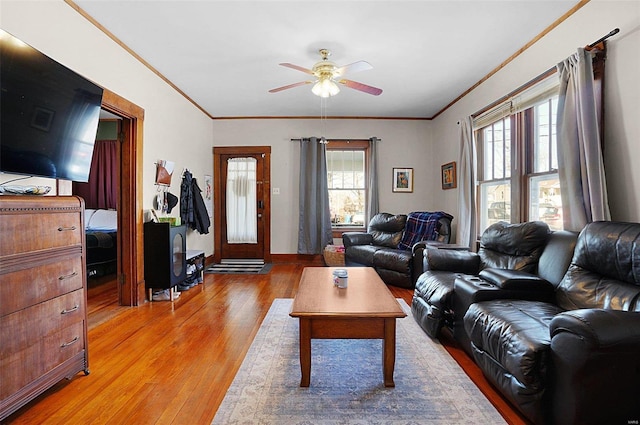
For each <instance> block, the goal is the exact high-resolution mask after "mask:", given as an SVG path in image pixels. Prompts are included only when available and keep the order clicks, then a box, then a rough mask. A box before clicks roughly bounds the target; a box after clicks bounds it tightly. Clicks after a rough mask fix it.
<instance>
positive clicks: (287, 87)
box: [269, 81, 313, 93]
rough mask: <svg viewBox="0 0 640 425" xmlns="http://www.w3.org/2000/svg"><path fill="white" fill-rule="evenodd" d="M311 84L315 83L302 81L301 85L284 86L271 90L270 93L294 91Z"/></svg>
mask: <svg viewBox="0 0 640 425" xmlns="http://www.w3.org/2000/svg"><path fill="white" fill-rule="evenodd" d="M311 83H313V81H300V82H299V83H293V84H289V85H287V86H282V87H277V88H275V89H271V90H269V93H278V92H279V91H282V90H287V89H292V88H294V87H298V86H304V85H305V84H311Z"/></svg>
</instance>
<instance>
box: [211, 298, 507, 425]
mask: <svg viewBox="0 0 640 425" xmlns="http://www.w3.org/2000/svg"><path fill="white" fill-rule="evenodd" d="M398 301H399V302H400V304H401V305H402V307H403V309H404V310H405V311H406V312H407V314H408V316H407V317H405V318H404V319H398V321H397V331H396V332H397V337H396V340H397V341H396V343H397V348H396V367H395V374H394V381H395V384H396V386H395V388H385V386H384V383H383V381H382V354H381V350H382V343H381V341H380V340H345V339H343V340H312V351H311V353H312V358H311V386H310V387H308V388H301V387H300V386H299V384H300V361H299V351H298V341H299V339H298V338H299V334H298V319H294V318H292V317H290V316H289V312H290V311H291V303H292V300H291V299H276V300H275V301H274V302H273V304H272V306H271V308H270V310H269V312H268V313H267V316H266V317H265V319H264V321H263V322H262V325H261V326H260V329H259V330H258V333H257V335H256V337H255V339H254V341H253V343H252V344H251V347H250V348H249V351H248V352H247V355H246V357H245V359H244V361H243V363H242V365H241V366H240V369H239V371H238V373H237V375H236V377H235V379H234V381H233V383H232V384H231V386H230V388H229V391H228V392H227V394H226V396H225V398H224V400H223V401H222V404H221V405H220V408H219V409H218V412H217V414H216V416H215V418H214V420H213V422H212V423H213V424H220V425H222V424H224V425H232V424H278V425H283V424H284V425H288V424H300V425H303V424H305V425H306V424H314V425H329V424H331V425H337V424H340V425H356V424H357V425H362V424H384V425H400V424H402V425H408V424H412V425H416V424H447V425H449V424H456V423H457V424H470V423H473V424H504V423H505V421H504V419H503V418H502V416H501V415H500V414H499V413H498V412H497V411H496V409H495V408H494V407H493V406H492V405H491V403H490V402H489V401H488V400H487V399H486V398H485V397H484V396H483V395H482V393H481V392H480V390H479V389H478V388H477V387H476V386H475V384H474V383H473V382H472V381H471V380H470V379H469V377H468V376H467V375H466V374H465V373H464V371H463V370H462V369H461V368H460V367H459V366H458V364H457V363H456V362H455V360H454V359H453V358H451V357H450V356H449V354H448V353H447V352H446V350H445V349H444V347H442V345H440V344H439V343H438V342H437V341H433V340H431V339H430V338H429V337H427V335H426V334H425V333H424V332H423V331H422V329H421V328H420V327H419V326H418V324H417V323H416V322H415V320H414V319H413V318H412V317H411V310H410V308H409V306H408V305H407V304H406V303H405V302H404V301H403V300H398Z"/></svg>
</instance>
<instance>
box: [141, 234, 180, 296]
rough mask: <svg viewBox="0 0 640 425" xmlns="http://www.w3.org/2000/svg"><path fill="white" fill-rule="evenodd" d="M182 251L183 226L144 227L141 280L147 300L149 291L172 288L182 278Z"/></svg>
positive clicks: (150, 293)
mask: <svg viewBox="0 0 640 425" xmlns="http://www.w3.org/2000/svg"><path fill="white" fill-rule="evenodd" d="M186 252H187V226H184V225H183V226H171V225H170V224H169V223H153V222H149V223H145V224H144V280H145V287H146V289H147V293H148V295H149V300H150V301H151V300H152V299H153V295H152V292H153V289H172V288H173V287H174V286H176V285H178V284H179V283H181V282H182V281H184V280H185V279H186V277H187V260H186ZM170 293H171V294H173V290H171V291H170ZM172 298H173V297H172Z"/></svg>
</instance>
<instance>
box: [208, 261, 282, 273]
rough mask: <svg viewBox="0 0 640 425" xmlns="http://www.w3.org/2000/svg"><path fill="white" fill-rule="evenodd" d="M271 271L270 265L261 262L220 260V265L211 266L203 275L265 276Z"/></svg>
mask: <svg viewBox="0 0 640 425" xmlns="http://www.w3.org/2000/svg"><path fill="white" fill-rule="evenodd" d="M269 270H271V264H265V263H264V261H262V260H253V261H252V260H222V261H221V262H220V264H213V265H212V266H210V267H208V268H206V269H205V271H204V272H205V273H212V274H266V273H269Z"/></svg>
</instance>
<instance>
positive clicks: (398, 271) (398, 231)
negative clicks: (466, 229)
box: [342, 212, 453, 288]
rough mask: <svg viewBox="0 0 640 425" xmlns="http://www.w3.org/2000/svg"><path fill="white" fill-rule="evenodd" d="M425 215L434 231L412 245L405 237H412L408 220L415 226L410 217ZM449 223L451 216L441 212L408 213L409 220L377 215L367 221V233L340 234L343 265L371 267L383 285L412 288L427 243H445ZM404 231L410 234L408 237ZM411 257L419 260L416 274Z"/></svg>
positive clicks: (387, 214) (447, 240) (402, 216)
mask: <svg viewBox="0 0 640 425" xmlns="http://www.w3.org/2000/svg"><path fill="white" fill-rule="evenodd" d="M425 215H426V216H429V217H431V219H433V220H434V222H433V223H432V225H433V226H432V230H433V231H432V232H428V234H429V236H428V237H425V240H420V241H418V242H416V243H414V242H412V241H411V240H412V238H411V237H408V236H415V234H414V233H412V230H413V229H414V228H413V227H412V226H408V224H407V222H408V219H409V224H412V223H416V221H411V220H412V218H413V217H424V216H425ZM452 219H453V217H452V216H451V215H449V214H447V213H444V212H436V213H418V212H416V213H410V215H409V217H408V216H407V215H406V214H397V215H394V214H390V213H378V214H376V215H375V216H374V217H373V218H372V219H371V220H370V221H369V225H368V227H367V232H366V233H361V232H345V233H343V234H342V241H343V244H344V247H345V265H346V266H360V267H362V266H365V267H373V268H375V269H376V272H377V273H378V275H380V278H381V279H382V280H383V281H384V282H385V283H386V284H389V285H394V286H399V287H403V288H413V287H414V285H415V281H416V278H417V277H418V274H419V273H421V271H422V257H423V254H422V251H423V249H424V246H425V244H426V242H427V240H430V241H435V242H441V243H448V242H449V240H450V235H451V220H452ZM423 224H424V223H423ZM407 229H408V230H407ZM407 231H408V232H410V233H411V234H407ZM407 244H408V245H407ZM399 247H400V248H399ZM414 252H415V254H414ZM414 255H415V256H416V257H417V258H418V260H417V261H418V262H419V267H418V270H419V272H416V271H415V270H414V263H415V262H414Z"/></svg>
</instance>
